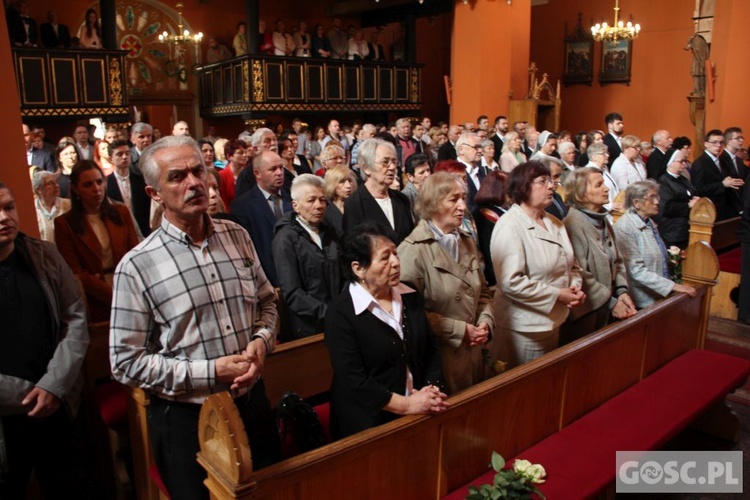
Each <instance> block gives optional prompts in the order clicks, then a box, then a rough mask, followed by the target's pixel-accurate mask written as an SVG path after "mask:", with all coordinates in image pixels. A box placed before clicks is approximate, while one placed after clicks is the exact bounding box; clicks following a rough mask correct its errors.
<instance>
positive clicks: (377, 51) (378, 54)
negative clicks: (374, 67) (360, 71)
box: [365, 30, 385, 61]
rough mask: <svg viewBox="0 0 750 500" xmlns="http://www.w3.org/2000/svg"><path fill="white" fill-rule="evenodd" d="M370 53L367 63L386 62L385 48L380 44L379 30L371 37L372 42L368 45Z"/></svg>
mask: <svg viewBox="0 0 750 500" xmlns="http://www.w3.org/2000/svg"><path fill="white" fill-rule="evenodd" d="M367 48H368V50H369V53H368V54H367V56H366V57H365V60H367V61H385V51H384V50H383V46H382V45H380V44H379V43H378V30H375V31H373V32H372V35H370V42H369V43H368V44H367Z"/></svg>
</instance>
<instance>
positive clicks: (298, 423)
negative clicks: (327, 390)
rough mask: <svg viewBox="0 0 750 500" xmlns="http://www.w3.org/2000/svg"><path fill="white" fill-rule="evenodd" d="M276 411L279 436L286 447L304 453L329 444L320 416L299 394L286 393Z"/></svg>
mask: <svg viewBox="0 0 750 500" xmlns="http://www.w3.org/2000/svg"><path fill="white" fill-rule="evenodd" d="M276 411H277V414H276V420H277V423H278V426H279V435H280V436H281V442H282V443H283V445H284V446H285V447H286V446H287V445H288V446H290V447H292V448H296V449H298V450H299V452H300V453H303V452H306V451H310V450H314V449H315V448H320V447H321V446H323V445H325V444H327V442H328V439H327V438H326V434H325V431H324V430H323V426H322V425H321V424H320V419H319V418H318V414H317V413H316V412H315V410H314V409H313V407H312V406H310V405H309V404H308V403H307V402H306V401H305V400H304V399H302V398H301V397H299V395H298V394H296V393H294V392H292V391H287V392H286V393H284V395H283V396H282V397H281V402H280V403H279V406H278V408H277V410H276Z"/></svg>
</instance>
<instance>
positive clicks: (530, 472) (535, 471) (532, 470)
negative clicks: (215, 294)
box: [524, 464, 547, 484]
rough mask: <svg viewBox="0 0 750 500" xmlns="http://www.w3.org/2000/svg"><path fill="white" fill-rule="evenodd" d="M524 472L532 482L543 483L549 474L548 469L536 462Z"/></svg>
mask: <svg viewBox="0 0 750 500" xmlns="http://www.w3.org/2000/svg"><path fill="white" fill-rule="evenodd" d="M524 474H525V475H526V477H528V478H529V479H530V480H531V482H532V483H536V484H541V483H543V482H544V479H543V478H544V477H545V476H546V475H547V471H545V470H544V467H542V466H541V465H540V464H534V465H531V466H529V467H528V468H527V469H526V472H525V473H524Z"/></svg>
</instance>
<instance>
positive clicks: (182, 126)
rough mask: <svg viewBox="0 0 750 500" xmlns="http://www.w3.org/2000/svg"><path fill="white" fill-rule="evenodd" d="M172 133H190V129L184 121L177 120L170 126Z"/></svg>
mask: <svg viewBox="0 0 750 500" xmlns="http://www.w3.org/2000/svg"><path fill="white" fill-rule="evenodd" d="M172 135H190V129H189V128H188V124H187V123H185V122H177V123H175V125H174V127H173V128H172Z"/></svg>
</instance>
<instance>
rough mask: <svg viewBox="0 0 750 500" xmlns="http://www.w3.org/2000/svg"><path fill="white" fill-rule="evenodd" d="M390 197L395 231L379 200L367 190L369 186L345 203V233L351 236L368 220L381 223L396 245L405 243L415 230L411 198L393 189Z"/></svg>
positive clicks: (359, 190) (355, 193)
mask: <svg viewBox="0 0 750 500" xmlns="http://www.w3.org/2000/svg"><path fill="white" fill-rule="evenodd" d="M388 196H390V198H391V204H392V206H393V220H394V225H395V226H396V227H395V230H394V228H392V227H391V224H390V223H389V222H388V218H387V217H386V216H385V213H384V212H383V210H382V209H381V208H380V205H378V202H377V200H375V198H374V197H373V196H372V195H371V194H370V192H369V191H368V190H367V186H365V185H362V186H360V187H359V188H358V189H357V190H356V191H354V193H353V194H352V195H351V196H350V197H349V198H347V199H346V201H345V202H344V220H343V226H344V233H346V234H351V232H352V230H353V229H354V228H355V227H356V226H357V225H359V224H361V223H362V222H364V221H366V220H372V221H375V222H379V223H380V224H382V225H383V226H384V227H385V228H386V229H388V230H389V231H390V232H391V233H392V234H391V236H392V237H393V240H394V241H395V242H396V245H398V244H399V243H401V242H402V241H404V239H405V238H406V237H407V236H409V234H410V233H411V231H412V229H414V220H413V219H412V216H411V205H410V204H409V198H407V197H406V195H405V194H403V193H401V192H399V191H394V190H393V189H389V190H388Z"/></svg>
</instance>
